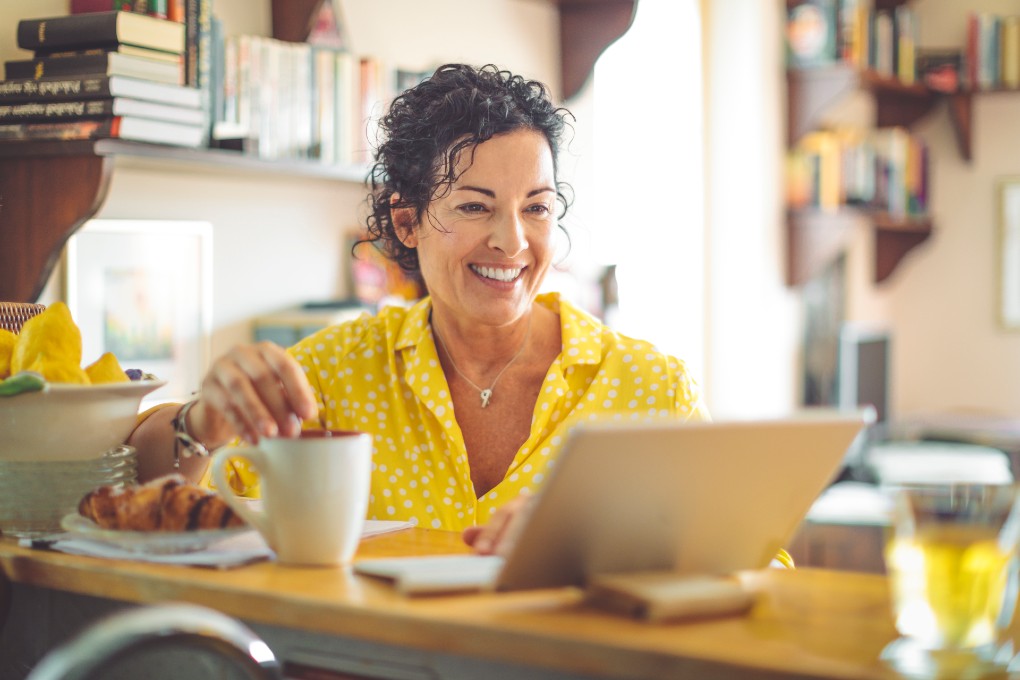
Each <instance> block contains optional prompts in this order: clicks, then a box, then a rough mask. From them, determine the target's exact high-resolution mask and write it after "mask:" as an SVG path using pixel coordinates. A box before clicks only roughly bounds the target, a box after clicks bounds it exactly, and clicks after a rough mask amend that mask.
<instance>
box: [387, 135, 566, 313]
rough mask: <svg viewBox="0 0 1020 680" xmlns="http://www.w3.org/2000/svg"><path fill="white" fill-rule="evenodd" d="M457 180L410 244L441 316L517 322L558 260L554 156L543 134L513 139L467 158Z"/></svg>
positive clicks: (501, 139) (495, 141)
mask: <svg viewBox="0 0 1020 680" xmlns="http://www.w3.org/2000/svg"><path fill="white" fill-rule="evenodd" d="M457 175H458V179H457V181H456V182H455V183H454V184H453V185H452V187H449V189H448V190H447V189H445V188H444V189H442V190H441V192H440V194H439V195H438V196H437V197H436V198H434V199H433V200H432V202H431V203H430V204H429V207H428V214H426V215H425V217H424V219H423V222H422V224H419V225H417V226H416V227H415V229H414V231H413V233H411V234H410V235H409V237H408V241H407V245H409V246H416V247H417V249H418V262H419V264H420V267H421V273H422V277H423V278H424V280H425V283H426V285H427V286H428V290H429V294H430V295H431V296H432V304H433V308H434V309H435V310H436V311H437V313H441V314H444V315H448V316H447V318H449V319H450V320H452V321H453V322H454V323H471V324H481V325H488V326H502V325H505V324H509V323H512V322H514V321H516V320H518V319H519V318H521V316H523V315H524V314H525V313H526V312H527V311H528V309H529V308H530V306H531V303H532V301H534V299H535V296H536V295H537V294H538V291H539V288H540V286H541V284H542V280H543V279H544V278H545V273H546V271H548V269H549V265H550V263H551V261H552V256H553V253H552V250H553V231H554V229H555V228H556V216H555V210H556V180H555V176H554V172H553V158H552V151H551V150H550V148H549V143H548V142H547V141H546V139H545V137H544V136H543V135H542V134H541V133H539V132H535V131H533V130H517V131H514V132H508V133H505V134H501V135H497V136H496V137H493V138H492V139H490V140H488V141H486V142H483V143H481V144H479V145H478V146H477V147H475V149H474V153H473V154H472V152H471V149H467V150H466V151H465V152H464V153H462V154H461V158H460V159H459V161H458V165H457Z"/></svg>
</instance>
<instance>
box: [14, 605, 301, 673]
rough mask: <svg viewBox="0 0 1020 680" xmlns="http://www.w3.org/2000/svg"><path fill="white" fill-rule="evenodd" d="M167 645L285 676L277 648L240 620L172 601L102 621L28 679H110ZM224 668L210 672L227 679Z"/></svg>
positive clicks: (245, 669)
mask: <svg viewBox="0 0 1020 680" xmlns="http://www.w3.org/2000/svg"><path fill="white" fill-rule="evenodd" d="M166 646H174V647H177V648H178V649H177V650H175V651H179V652H182V653H183V652H185V650H184V649H179V648H181V647H186V648H190V650H189V651H191V652H192V653H194V651H196V650H204V651H206V652H211V653H213V654H214V655H215V656H216V657H219V658H221V659H222V660H223V661H225V662H228V663H229V664H230V665H231V666H232V667H233V668H235V669H237V670H240V671H242V672H243V673H244V676H243V677H245V678H251V680H279V679H280V678H282V673H281V668H280V664H279V662H278V661H277V660H276V657H275V656H274V655H273V652H272V650H270V649H269V646H268V645H266V643H265V642H263V641H262V639H261V638H260V637H259V636H258V635H256V634H255V633H254V632H252V630H251V629H249V628H248V627H247V626H245V625H244V624H242V623H241V622H240V621H238V620H236V619H233V618H231V617H229V616H227V615H226V614H223V613H221V612H218V611H216V610H214V609H209V608H208V607H201V606H199V605H192V604H184V603H167V604H159V605H149V606H142V607H136V608H131V609H126V610H123V611H119V612H115V613H114V614H111V615H109V616H107V617H106V618H103V619H101V620H99V621H98V622H96V623H94V624H92V625H91V626H90V627H88V628H86V629H85V630H84V631H82V632H81V633H79V634H78V635H76V636H75V637H73V638H71V639H70V640H68V641H67V642H65V643H64V644H63V645H61V646H59V647H57V648H56V649H54V650H52V651H50V652H49V653H48V654H47V655H46V656H45V657H43V659H42V661H40V662H39V664H38V665H36V667H35V668H34V669H33V670H32V672H31V673H30V674H29V676H28V680H93V679H95V680H101V679H102V678H106V677H108V676H109V673H110V671H111V667H112V665H113V664H115V663H117V662H119V661H123V660H125V659H126V658H128V657H129V656H130V655H131V654H133V653H136V652H139V651H143V650H151V649H153V648H156V647H160V648H165V647H166ZM152 670H153V672H154V675H155V669H152ZM224 670H225V669H223V668H218V669H210V671H211V675H212V676H213V677H215V678H222V677H224V675H223V671H224ZM160 677H162V676H160ZM174 677H176V676H174ZM229 677H235V676H234V675H230V676H229Z"/></svg>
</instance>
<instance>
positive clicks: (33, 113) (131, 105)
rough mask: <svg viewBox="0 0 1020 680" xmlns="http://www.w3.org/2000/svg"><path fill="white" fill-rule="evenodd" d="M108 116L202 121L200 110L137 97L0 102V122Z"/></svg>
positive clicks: (172, 120)
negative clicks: (19, 102) (21, 102)
mask: <svg viewBox="0 0 1020 680" xmlns="http://www.w3.org/2000/svg"><path fill="white" fill-rule="evenodd" d="M111 116H137V117H139V118H152V119H155V120H166V121H171V122H177V123H184V124H187V125H201V124H202V123H203V122H204V121H205V114H204V113H203V112H202V110H201V109H194V108H192V109H189V108H184V107H180V106H170V105H168V104H158V103H156V102H147V101H141V100H138V99H120V98H115V99H86V100H79V101H61V102H26V103H23V104H0V124H5V123H45V122H57V121H68V120H76V119H81V118H109V117H111Z"/></svg>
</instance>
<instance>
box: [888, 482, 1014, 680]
mask: <svg viewBox="0 0 1020 680" xmlns="http://www.w3.org/2000/svg"><path fill="white" fill-rule="evenodd" d="M891 493H892V494H893V500H894V503H893V515H892V527H891V529H892V532H891V535H890V539H889V543H888V545H887V546H886V552H885V560H886V570H887V572H888V574H889V584H890V587H891V594H892V609H893V615H894V616H895V618H896V629H897V630H898V631H899V632H900V634H901V635H902V637H900V638H898V639H897V640H894V641H893V642H891V643H890V644H889V645H888V646H886V648H885V649H883V650H882V655H881V657H882V659H883V660H884V661H885V662H886V663H888V664H889V665H891V666H892V667H893V668H895V669H896V670H897V671H899V672H900V673H901V674H902V675H904V676H906V677H918V678H938V679H941V678H952V679H953V680H971V679H972V678H983V677H985V676H987V675H988V674H994V673H999V672H1002V671H1004V670H1005V668H1006V666H1007V664H1008V663H1009V660H1010V658H1012V656H1013V653H1012V645H1011V644H1010V642H1009V640H1008V639H1006V637H1005V636H1004V635H1003V633H1004V631H1005V629H1006V627H1007V626H1008V625H1009V623H1010V620H1011V619H1012V616H1013V609H1014V606H1015V603H1016V600H1017V583H1018V579H1017V560H1016V549H1017V543H1018V541H1020V494H1018V487H1017V486H1015V485H1012V484H955V483H944V484H915V485H907V486H903V487H898V488H896V489H892V490H891Z"/></svg>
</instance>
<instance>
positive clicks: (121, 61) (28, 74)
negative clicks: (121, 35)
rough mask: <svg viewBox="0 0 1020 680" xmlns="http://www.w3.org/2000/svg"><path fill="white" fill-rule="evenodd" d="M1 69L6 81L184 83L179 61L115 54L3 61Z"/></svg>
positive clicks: (102, 53) (103, 53)
mask: <svg viewBox="0 0 1020 680" xmlns="http://www.w3.org/2000/svg"><path fill="white" fill-rule="evenodd" d="M4 67H5V72H6V76H7V78H8V79H12V78H44V77H46V76H69V75H78V74H82V75H84V74H105V75H108V76H129V77H133V78H144V79H148V80H154V81H157V82H161V83H170V84H172V85H181V84H183V82H184V72H183V68H182V64H181V62H180V60H179V59H178V61H177V62H176V63H173V62H164V61H156V60H154V59H146V58H144V57H135V56H132V55H128V54H121V53H119V52H101V53H99V54H88V55H82V56H77V57H54V58H43V59H16V60H12V61H7V62H5V63H4Z"/></svg>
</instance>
